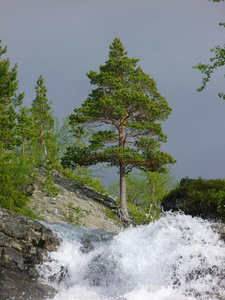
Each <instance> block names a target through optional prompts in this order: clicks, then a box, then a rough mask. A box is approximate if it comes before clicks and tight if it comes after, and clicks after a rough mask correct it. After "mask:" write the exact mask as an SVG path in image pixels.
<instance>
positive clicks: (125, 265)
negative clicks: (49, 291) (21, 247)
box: [39, 213, 225, 300]
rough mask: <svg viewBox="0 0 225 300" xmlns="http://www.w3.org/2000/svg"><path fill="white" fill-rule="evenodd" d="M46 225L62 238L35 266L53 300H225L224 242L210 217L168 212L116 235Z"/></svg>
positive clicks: (99, 231) (71, 227) (65, 226)
mask: <svg viewBox="0 0 225 300" xmlns="http://www.w3.org/2000/svg"><path fill="white" fill-rule="evenodd" d="M45 225H47V226H49V227H50V228H51V229H52V230H53V231H54V232H55V233H56V234H57V235H59V236H60V237H61V238H62V239H63V242H62V245H61V246H60V248H59V249H58V251H57V252H53V253H51V254H50V256H51V262H48V263H45V264H44V265H42V266H41V267H40V268H39V272H40V273H41V276H42V280H43V282H45V283H48V284H50V285H52V286H53V287H55V288H56V289H57V290H58V294H57V295H56V296H55V298H54V300H75V299H77V300H194V299H200V300H209V299H210V300H214V299H215V300H218V299H225V278H224V276H225V244H224V242H223V241H222V240H220V238H219V235H218V234H217V233H215V232H214V230H213V228H212V223H210V222H209V221H204V220H202V219H201V218H192V217H191V216H186V215H184V214H182V213H177V214H173V213H166V214H165V215H164V216H163V217H162V218H161V219H160V220H158V221H156V222H153V223H150V224H149V225H145V226H139V227H137V228H129V229H127V230H125V231H123V232H121V233H120V234H118V235H112V234H110V233H109V234H108V233H106V232H104V231H102V230H97V231H96V230H88V229H85V228H79V227H74V226H70V225H62V224H46V223H45Z"/></svg>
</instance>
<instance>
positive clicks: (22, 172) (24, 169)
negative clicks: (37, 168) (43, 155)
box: [0, 151, 31, 212]
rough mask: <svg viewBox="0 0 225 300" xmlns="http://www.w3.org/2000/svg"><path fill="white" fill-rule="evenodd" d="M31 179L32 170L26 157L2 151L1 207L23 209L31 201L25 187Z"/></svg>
mask: <svg viewBox="0 0 225 300" xmlns="http://www.w3.org/2000/svg"><path fill="white" fill-rule="evenodd" d="M30 180H31V170H30V168H29V162H28V161H27V160H26V159H24V158H22V157H17V156H15V155H14V154H12V153H6V152H4V151H1V152H0V207H2V208H5V209H10V210H14V211H16V212H21V211H23V209H24V208H25V206H26V205H27V203H28V201H29V198H28V197H27V196H26V193H25V192H24V188H25V187H26V185H27V184H28V183H30Z"/></svg>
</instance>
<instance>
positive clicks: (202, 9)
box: [0, 0, 225, 179]
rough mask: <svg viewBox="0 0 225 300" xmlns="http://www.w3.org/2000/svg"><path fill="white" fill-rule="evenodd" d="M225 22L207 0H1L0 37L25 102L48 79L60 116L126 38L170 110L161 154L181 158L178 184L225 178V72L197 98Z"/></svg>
mask: <svg viewBox="0 0 225 300" xmlns="http://www.w3.org/2000/svg"><path fill="white" fill-rule="evenodd" d="M222 21H223V22H224V21H225V2H222V3H213V2H209V1H208V0H19V1H18V0H0V39H2V44H3V45H8V51H7V56H8V57H9V58H10V61H11V63H12V65H13V64H14V63H15V62H17V63H18V79H19V86H20V90H21V91H24V92H25V100H24V104H25V105H26V106H30V104H31V102H32V100H33V99H34V97H35V93H34V86H35V84H36V81H37V79H38V77H39V76H40V75H43V77H44V79H45V84H46V86H47V89H48V99H49V100H51V101H53V109H54V114H55V115H56V116H57V117H58V118H59V119H62V118H66V117H67V116H68V115H69V114H71V113H73V109H74V108H75V107H79V106H80V105H81V103H82V102H83V101H84V100H85V99H86V98H87V96H88V94H89V92H90V91H91V89H92V86H91V84H90V82H89V79H88V78H87V76H86V73H87V72H89V71H90V70H94V71H98V67H99V65H101V64H104V62H105V61H106V60H107V58H108V52H109V45H110V44H111V43H112V41H113V39H114V38H115V37H119V38H120V39H121V41H122V43H123V44H124V46H125V49H126V51H127V52H128V56H129V57H134V58H139V59H140V61H139V66H141V68H142V69H143V70H144V72H146V73H148V74H150V76H151V77H152V78H154V79H155V80H156V82H157V84H158V89H159V92H160V93H161V94H162V95H163V96H164V97H165V98H166V99H167V101H168V103H169V105H170V106H171V107H172V109H173V111H172V113H171V115H170V117H169V119H168V120H167V121H166V122H165V123H164V124H163V128H164V132H165V133H166V134H167V136H168V142H167V143H166V144H164V145H163V150H164V151H166V152H169V153H170V154H171V155H172V156H173V157H174V158H175V159H177V163H176V164H175V165H174V166H173V172H174V174H175V175H176V176H177V178H178V179H180V178H182V177H185V176H189V177H190V178H197V177H199V176H202V177H203V178H206V179H209V178H212V179H213V178H224V177H225V102H224V101H222V100H221V99H220V98H218V96H217V93H218V92H225V84H224V83H225V79H224V75H223V74H224V73H223V72H222V71H224V70H218V71H217V72H216V73H215V75H214V76H213V78H212V80H211V82H210V83H209V84H208V86H207V88H206V89H205V90H204V91H203V92H201V93H198V92H196V89H197V88H198V87H199V86H200V84H201V73H200V71H198V70H195V69H193V68H192V67H193V66H194V65H196V64H198V63H199V62H202V63H208V61H209V58H210V56H211V54H210V51H209V50H210V49H211V48H213V47H214V46H216V45H222V46H223V44H224V41H225V38H224V37H225V29H224V28H223V27H220V26H219V25H218V24H219V22H222Z"/></svg>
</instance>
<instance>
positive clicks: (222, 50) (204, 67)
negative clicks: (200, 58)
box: [193, 0, 225, 100]
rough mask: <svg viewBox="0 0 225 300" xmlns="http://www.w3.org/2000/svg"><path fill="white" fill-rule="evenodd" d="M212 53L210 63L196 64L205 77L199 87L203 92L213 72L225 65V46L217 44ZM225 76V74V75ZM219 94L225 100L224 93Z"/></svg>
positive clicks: (216, 0) (214, 0)
mask: <svg viewBox="0 0 225 300" xmlns="http://www.w3.org/2000/svg"><path fill="white" fill-rule="evenodd" d="M222 1H224V0H213V2H222ZM219 25H220V26H223V27H225V23H220V24H219ZM210 52H211V53H213V54H214V56H213V57H211V58H210V63H209V64H202V63H199V64H198V65H197V66H194V67H193V68H194V69H197V70H200V71H201V72H202V74H203V75H204V77H203V78H202V85H201V87H200V88H198V89H197V91H198V92H201V91H202V90H204V89H205V87H206V84H207V83H208V82H209V81H210V79H211V76H212V74H213V72H214V71H215V70H216V69H217V68H220V67H224V66H225V46H223V47H221V46H216V47H214V48H212V49H211V50H210ZM224 76H225V75H224ZM218 96H219V97H220V98H222V99H223V100H225V94H224V93H218Z"/></svg>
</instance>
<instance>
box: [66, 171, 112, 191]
mask: <svg viewBox="0 0 225 300" xmlns="http://www.w3.org/2000/svg"><path fill="white" fill-rule="evenodd" d="M62 174H63V175H64V176H65V177H67V178H70V179H73V180H75V181H76V182H78V183H81V184H83V185H85V186H89V187H91V188H93V189H94V190H95V191H97V192H99V193H101V194H107V191H106V189H105V188H104V186H103V184H102V183H101V181H100V179H99V178H98V177H94V176H93V171H91V170H88V169H87V168H85V167H82V166H77V167H76V168H74V169H73V170H72V169H68V168H66V169H64V170H63V171H62Z"/></svg>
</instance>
